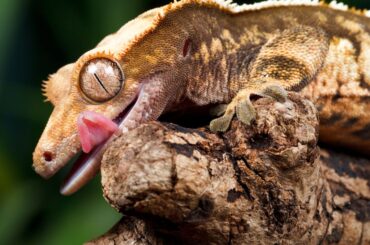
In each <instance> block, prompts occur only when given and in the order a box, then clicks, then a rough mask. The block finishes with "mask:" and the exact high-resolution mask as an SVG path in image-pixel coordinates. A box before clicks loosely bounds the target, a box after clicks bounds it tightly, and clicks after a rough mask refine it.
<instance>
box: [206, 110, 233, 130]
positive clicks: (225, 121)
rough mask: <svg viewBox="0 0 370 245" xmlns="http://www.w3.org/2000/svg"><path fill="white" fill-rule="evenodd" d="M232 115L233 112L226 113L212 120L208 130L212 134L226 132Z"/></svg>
mask: <svg viewBox="0 0 370 245" xmlns="http://www.w3.org/2000/svg"><path fill="white" fill-rule="evenodd" d="M234 114H235V111H234V110H229V111H226V113H225V114H224V115H223V116H222V117H219V118H216V119H213V120H212V121H211V123H210V124H209V128H210V129H211V131H213V132H226V130H227V129H228V128H229V127H230V123H231V120H232V119H233V116H234Z"/></svg>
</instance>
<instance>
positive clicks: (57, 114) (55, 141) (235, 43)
mask: <svg viewBox="0 0 370 245" xmlns="http://www.w3.org/2000/svg"><path fill="white" fill-rule="evenodd" d="M199 23H202V24H201V25H199ZM292 23H294V25H292ZM369 33H370V19H369V18H367V17H366V16H364V15H362V14H360V13H359V12H356V11H340V10H336V9H333V8H330V7H329V6H327V5H325V4H317V5H316V6H294V5H292V4H290V5H289V6H288V5H287V6H283V5H282V4H280V3H274V4H271V7H268V6H267V7H264V8H261V9H259V10H246V11H241V12H238V13H237V12H236V11H234V9H232V8H231V7H226V6H221V5H219V4H218V3H216V2H214V1H211V0H209V1H197V0H183V1H178V2H176V3H173V4H169V5H166V6H164V7H162V8H157V9H153V10H150V11H148V12H146V13H144V14H142V15H140V16H139V17H138V18H136V19H134V20H133V21H131V22H129V23H127V24H126V25H124V26H123V27H122V28H121V29H120V30H119V31H117V33H115V34H112V35H109V36H107V37H106V38H104V39H103V40H102V41H101V42H100V43H99V45H98V46H97V47H96V48H94V49H92V50H90V51H88V52H86V53H85V54H83V55H82V56H81V57H80V58H79V59H78V60H77V61H76V62H75V63H73V64H70V65H69V66H67V67H65V68H64V69H61V70H60V71H58V72H57V73H56V74H55V75H53V76H51V78H50V80H49V81H48V82H47V83H46V86H45V89H44V90H45V94H46V95H47V96H48V99H49V100H50V101H51V102H52V103H53V104H54V106H55V109H54V112H53V113H52V115H51V116H50V119H49V122H48V124H47V126H46V127H45V131H44V133H43V135H42V136H41V138H40V141H39V143H38V145H37V147H36V149H35V152H34V155H33V159H34V167H35V169H36V171H37V172H38V173H40V174H41V175H43V176H44V177H50V176H51V175H53V174H54V173H55V172H56V171H57V170H59V169H60V168H61V167H63V166H64V165H65V164H66V163H67V161H68V160H69V159H70V158H71V157H72V156H73V155H74V154H75V153H77V152H78V151H79V150H80V148H81V147H80V143H79V142H78V139H77V128H76V120H77V117H78V115H79V114H80V113H81V112H82V111H85V110H91V111H94V112H98V113H101V114H103V115H104V116H106V117H108V118H115V117H117V116H118V115H119V114H120V113H121V112H122V111H123V110H124V109H125V108H126V107H127V106H128V105H129V104H130V102H131V101H132V100H133V99H134V98H135V96H137V90H138V88H139V87H140V86H141V85H143V84H147V83H154V82H156V84H159V85H160V88H161V89H159V94H160V95H159V96H158V98H155V99H154V100H153V101H156V103H152V104H151V111H152V112H153V114H152V115H150V116H149V117H148V118H157V115H160V114H161V113H162V112H163V111H169V110H171V111H173V110H176V109H177V108H183V106H182V104H183V103H184V101H190V102H192V104H193V105H198V106H199V105H207V104H214V103H230V101H231V100H232V99H233V97H234V96H235V95H236V94H237V93H238V91H241V90H242V89H243V88H244V89H245V88H248V89H249V90H248V93H245V94H246V95H247V96H249V95H250V94H253V93H256V94H260V92H261V91H263V89H264V88H265V85H266V84H280V85H282V87H285V88H295V89H298V88H300V87H302V85H305V84H306V83H310V85H309V86H308V87H306V88H305V90H304V91H303V93H304V94H305V95H307V96H308V97H310V98H311V99H312V100H313V101H314V102H315V104H316V105H317V107H318V108H319V109H320V116H321V118H322V121H323V122H324V123H323V125H322V127H321V135H322V140H323V141H325V142H329V143H331V144H336V145H341V146H345V147H347V148H351V149H356V150H358V151H362V152H364V153H368V151H367V149H368V148H369V145H370V140H369V137H368V136H369V125H370V117H369V116H368V115H369V113H367V112H368V111H369V110H368V105H369V96H370V91H369V84H370V34H369ZM189 40H190V42H189ZM327 40H329V50H328V51H327V48H328V47H327ZM189 43H190V44H189ZM185 44H186V45H189V48H188V50H189V52H188V54H186V55H185V56H184V45H185ZM276 56H280V57H285V58H284V59H275V60H274V59H273V58H272V57H276ZM94 58H108V59H112V60H116V61H117V62H118V63H119V64H120V65H121V66H122V70H123V73H124V75H125V83H124V87H123V89H122V90H121V91H120V93H119V94H118V95H117V96H116V97H114V98H113V99H112V100H109V101H107V102H105V103H101V104H98V105H96V104H91V103H90V102H89V101H86V100H85V99H84V98H83V96H82V94H81V90H80V88H79V85H78V84H79V82H78V78H79V74H80V71H81V69H82V68H83V67H84V65H85V64H86V62H89V61H90V60H91V59H94ZM271 58H272V59H271ZM287 59H290V60H295V61H296V62H288V63H286V62H285V63H284V62H282V61H283V60H287ZM266 60H269V61H266ZM261 61H263V63H265V64H267V63H269V64H271V67H273V68H272V70H271V71H269V69H268V67H266V66H265V67H266V69H264V71H262V72H257V73H256V72H255V70H254V68H255V67H261V66H260V65H258V64H259V62H261ZM266 62H267V63H266ZM284 64H285V65H286V64H289V67H290V68H289V67H286V66H285V65H284ZM322 65H323V67H322ZM262 67H263V66H262ZM298 67H301V68H302V69H298ZM260 70H262V69H260ZM298 70H299V71H298ZM270 75H272V78H270V79H260V78H263V77H265V78H266V77H269V76H270ZM276 78H278V79H276ZM265 80H269V81H268V82H267V83H265V82H264V81H265ZM156 86H157V85H156ZM59 91H60V93H59ZM252 92H253V93H252ZM243 95H244V94H242V95H241V96H240V97H243ZM239 100H241V98H238V99H237V101H235V103H234V104H237V102H238V101H239ZM148 111H149V110H148ZM239 114H240V113H239ZM140 122H141V121H140ZM325 122H327V123H325ZM336 132H341V133H340V134H338V133H336ZM44 153H47V154H46V155H47V156H53V159H51V160H50V158H49V157H47V159H45V158H44V156H45V155H44ZM46 160H50V161H46Z"/></svg>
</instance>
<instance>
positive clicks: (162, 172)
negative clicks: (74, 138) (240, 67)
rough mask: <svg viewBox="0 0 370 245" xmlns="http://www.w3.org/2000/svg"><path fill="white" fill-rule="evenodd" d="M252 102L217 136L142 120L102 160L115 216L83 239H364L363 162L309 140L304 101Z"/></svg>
mask: <svg viewBox="0 0 370 245" xmlns="http://www.w3.org/2000/svg"><path fill="white" fill-rule="evenodd" d="M289 98H290V100H288V101H287V102H285V103H278V102H274V101H273V100H270V99H259V100H257V101H256V102H255V103H254V105H255V107H256V110H257V113H258V116H257V120H256V121H255V122H254V123H253V124H252V125H251V126H244V125H242V124H241V123H240V122H238V121H237V120H234V121H233V123H232V127H231V129H230V130H229V131H228V132H227V133H224V134H214V133H211V132H209V131H208V130H207V129H205V128H200V129H188V128H183V127H180V126H177V125H174V124H165V123H159V122H151V123H148V124H144V125H141V126H140V127H139V128H137V129H135V130H133V131H131V132H128V133H126V134H124V135H122V136H121V137H119V138H117V139H116V140H115V141H114V142H113V143H112V144H111V146H110V147H109V149H108V150H107V152H106V153H105V155H104V158H103V164H102V184H103V192H104V196H105V198H106V199H107V201H108V202H109V203H110V204H111V205H112V206H113V207H114V208H116V209H117V210H119V211H120V212H122V213H124V214H125V216H124V218H123V219H122V220H121V221H120V222H119V224H117V225H116V226H115V227H114V228H113V229H112V230H111V231H109V232H108V233H107V234H105V235H103V236H102V237H100V238H97V239H96V240H94V241H91V242H90V244H331V243H340V244H370V201H369V200H370V189H369V186H370V184H369V183H370V180H369V176H370V162H369V161H368V160H365V159H359V158H352V157H349V156H346V155H340V154H337V153H334V152H331V151H323V150H322V151H321V155H322V157H321V159H320V150H319V148H318V146H317V139H318V130H319V129H318V118H317V111H316V109H315V107H314V105H313V104H312V103H311V102H310V101H309V100H305V99H302V98H301V97H300V96H299V95H297V94H295V93H290V94H289Z"/></svg>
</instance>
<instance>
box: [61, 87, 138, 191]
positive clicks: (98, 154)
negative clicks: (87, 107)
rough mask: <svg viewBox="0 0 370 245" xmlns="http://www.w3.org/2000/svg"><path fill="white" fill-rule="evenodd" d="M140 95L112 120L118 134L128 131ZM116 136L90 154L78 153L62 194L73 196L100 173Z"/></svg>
mask: <svg viewBox="0 0 370 245" xmlns="http://www.w3.org/2000/svg"><path fill="white" fill-rule="evenodd" d="M140 95H141V91H140V92H139V93H138V95H136V96H135V97H134V99H133V100H132V101H131V103H130V104H129V105H128V106H127V107H126V108H125V109H124V110H123V111H122V112H121V113H120V114H119V115H118V116H117V117H116V118H114V119H113V120H112V121H113V122H115V123H116V124H117V125H118V127H119V130H117V131H118V133H119V132H122V131H123V130H127V129H126V127H125V126H124V125H123V124H124V122H125V119H127V117H128V116H129V115H130V113H131V112H132V111H133V109H134V108H135V107H137V105H138V104H140V102H141V100H140V97H142V96H140ZM116 136H117V135H116V134H113V135H112V136H110V137H109V138H108V139H106V140H105V141H103V142H102V143H100V144H99V145H97V146H95V147H94V148H93V149H92V150H91V152H89V153H83V152H82V151H81V152H80V153H78V154H79V156H78V159H77V160H76V161H75V162H74V164H73V166H72V168H71V170H70V172H69V173H68V175H67V177H66V178H65V180H64V182H63V184H62V186H61V189H60V192H61V194H63V195H71V194H73V193H74V192H76V191H78V190H79V189H80V188H81V187H83V186H84V185H85V184H86V183H87V182H89V181H90V180H91V179H92V178H93V177H94V176H95V175H96V174H97V173H98V172H99V170H100V165H101V159H102V156H103V153H104V152H105V150H106V148H107V145H108V144H109V143H110V142H112V141H113V139H114V138H115V137H116Z"/></svg>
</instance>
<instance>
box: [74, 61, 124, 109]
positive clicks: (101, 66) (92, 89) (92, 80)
mask: <svg viewBox="0 0 370 245" xmlns="http://www.w3.org/2000/svg"><path fill="white" fill-rule="evenodd" d="M124 80H125V77H124V73H123V71H122V68H121V66H120V65H119V63H118V62H117V61H115V60H112V59H109V58H94V59H91V60H89V61H87V62H86V63H85V64H84V65H83V67H82V69H81V71H80V75H79V87H80V91H81V92H82V94H83V95H84V97H86V98H87V99H88V100H89V101H92V102H94V103H103V102H107V101H109V100H111V99H113V98H114V97H115V96H116V95H117V94H118V93H119V92H120V91H121V89H122V87H123V84H124Z"/></svg>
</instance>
